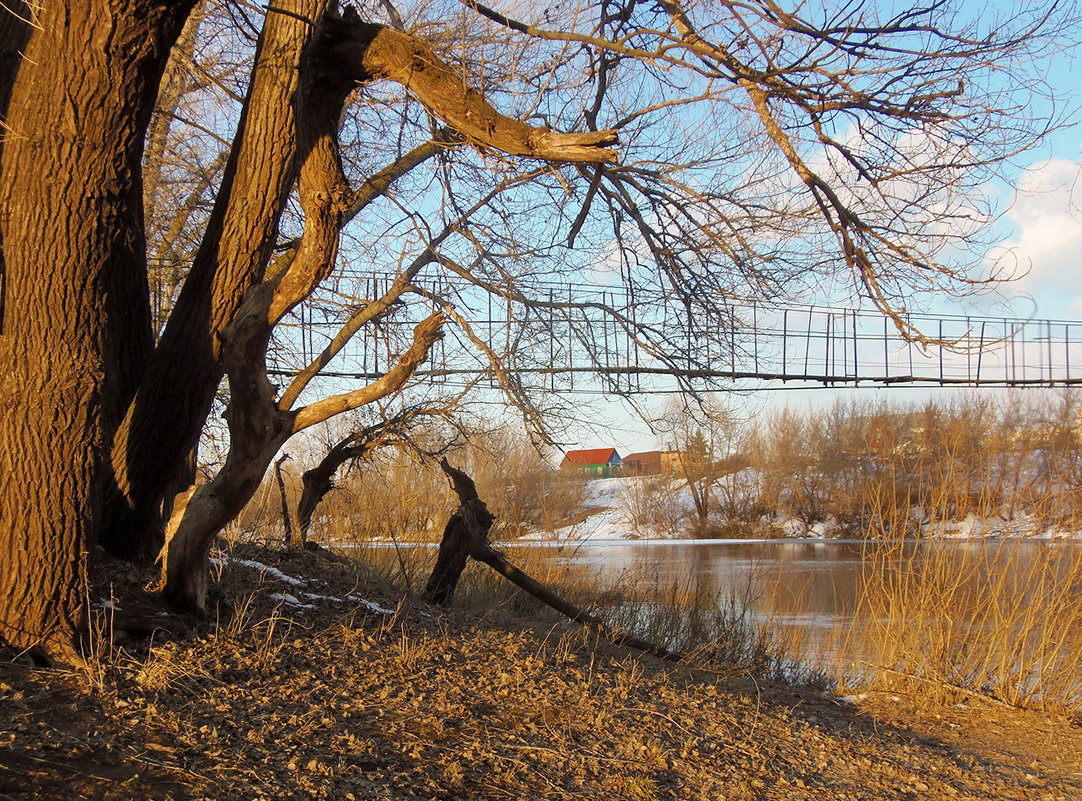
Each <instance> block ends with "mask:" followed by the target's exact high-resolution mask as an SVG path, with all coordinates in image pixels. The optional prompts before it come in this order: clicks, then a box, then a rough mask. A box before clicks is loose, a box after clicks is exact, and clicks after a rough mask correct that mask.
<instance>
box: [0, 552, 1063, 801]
mask: <svg viewBox="0 0 1082 801" xmlns="http://www.w3.org/2000/svg"><path fill="white" fill-rule="evenodd" d="M243 556H244V557H245V558H247V559H249V560H252V561H258V562H260V563H262V564H264V565H272V566H273V567H274V568H275V569H276V570H278V571H280V574H279V575H276V574H274V573H273V572H267V571H262V572H261V571H260V570H258V569H255V568H253V567H251V566H243V565H240V564H236V563H233V564H229V565H227V566H226V567H225V568H224V575H223V583H222V584H221V587H222V590H221V592H222V597H221V598H220V603H221V608H222V609H236V610H237V611H236V612H235V613H233V614H232V617H231V619H226V616H225V615H224V614H223V616H222V617H221V618H220V619H219V620H218V621H217V626H216V627H214V628H213V629H210V628H204V630H203V631H202V632H201V633H190V632H189V633H183V634H182V633H181V632H182V631H183V630H184V628H185V626H184V625H183V621H180V620H178V619H176V618H175V617H173V616H172V615H171V613H170V612H169V611H168V610H166V609H164V608H158V609H154V608H150V609H143V610H141V611H140V616H139V617H135V616H132V617H130V618H129V617H126V614H127V613H126V611H125V605H127V606H129V607H133V606H134V601H133V598H132V597H131V593H138V592H139V591H138V590H137V589H135V588H136V587H137V586H138V582H136V581H135V580H134V579H135V578H137V577H136V576H134V575H129V576H125V575H124V574H123V569H120V568H113V570H114V572H113V574H111V575H106V576H105V577H104V579H103V583H102V586H103V587H108V588H109V589H110V590H111V592H112V593H113V596H114V598H113V600H114V602H115V605H116V606H118V607H119V610H120V611H115V610H110V609H105V610H102V611H101V612H100V613H99V615H98V619H99V621H101V622H102V623H103V624H105V623H108V621H109V620H111V621H112V624H113V627H114V629H116V630H117V631H116V632H115V635H116V639H117V640H118V641H119V642H120V643H121V644H120V645H118V646H110V647H106V646H102V651H103V653H101V654H98V655H96V656H94V657H93V658H91V659H90V660H88V662H87V664H86V665H85V666H83V667H81V668H79V669H76V670H55V669H53V670H43V669H38V668H34V667H31V666H28V665H25V664H22V663H20V662H19V660H15V661H10V655H9V656H8V657H7V658H5V659H4V661H3V662H0V799H68V798H87V799H141V798H146V799H244V800H245V801H251V800H253V799H306V798H313V799H460V798H462V799H472V798H478V799H508V798H510V799H538V798H545V799H575V798H578V799H582V798H589V799H703V800H704V801H717V800H718V799H805V798H807V799H816V801H825V799H938V798H944V799H947V798H949V799H1049V800H1050V801H1051V800H1052V799H1056V800H1058V801H1077V799H1082V726H1080V723H1082V721H1079V720H1077V719H1072V718H1070V717H1068V716H1064V715H1051V714H1042V713H1036V712H1031V711H1030V712H1023V711H1019V710H1014V709H1009V708H1006V707H1002V706H999V705H991V704H988V705H986V704H985V703H984V702H981V701H978V700H975V699H970V700H969V701H967V702H966V703H965V704H959V705H946V706H944V705H931V704H929V703H926V702H924V701H923V700H922V699H921V698H919V697H907V696H900V695H885V694H880V695H870V696H868V697H867V698H864V699H862V700H860V701H858V702H856V703H848V702H845V701H842V700H840V699H837V698H835V697H833V696H832V695H831V694H829V693H823V692H822V691H821V690H817V689H801V688H793V687H789V686H784V685H775V684H769V683H762V682H755V681H752V680H751V679H749V678H748V677H746V676H741V675H739V674H734V673H733V672H732V671H708V670H703V669H693V668H690V667H686V666H681V665H675V666H674V665H672V664H667V663H662V662H659V661H657V660H655V659H653V658H651V657H647V656H637V655H633V654H630V653H628V652H626V651H623V650H621V649H617V648H614V647H612V646H610V645H608V644H605V643H597V642H595V641H593V640H592V639H591V638H590V636H589V635H587V634H585V633H583V632H582V631H581V630H576V629H574V628H571V627H567V626H564V625H562V624H552V623H546V624H543V625H539V624H537V623H536V622H530V621H529V620H528V619H526V618H522V617H516V616H514V615H513V614H511V613H509V612H507V611H506V610H504V611H500V612H498V613H494V614H488V615H479V614H473V613H451V614H442V613H438V612H436V611H434V610H432V609H430V608H428V607H425V606H424V605H422V604H420V603H413V602H411V601H410V600H409V599H404V598H401V597H396V596H395V594H394V593H393V591H392V590H391V588H389V587H387V586H385V585H382V584H380V583H379V582H376V581H374V580H373V579H372V578H371V577H368V576H366V575H365V574H364V572H363V571H362V570H360V569H359V568H357V567H356V566H355V565H354V564H352V563H348V562H346V561H344V560H341V559H339V558H337V557H332V556H330V555H328V554H326V553H312V552H300V553H286V554H276V553H273V552H271V551H267V550H256V549H250V550H249V551H247V552H245V553H244V554H243ZM106 572H108V571H106ZM281 575H284V576H286V577H287V578H293V579H295V580H297V581H301V582H302V583H289V582H287V581H285V580H283V579H282V578H281ZM118 587H119V588H124V587H127V588H128V589H118ZM284 593H289V594H291V595H293V596H294V597H295V598H296V599H297V600H298V601H300V602H304V603H306V604H307V605H308V606H310V607H312V608H300V607H298V606H293V605H290V604H288V603H285V602H283V601H282V600H281V597H282V594H284ZM305 593H307V595H305ZM312 596H323V597H321V598H316V597H312ZM349 596H352V597H349ZM361 598H363V599H365V600H367V601H370V602H375V604H376V605H378V606H381V607H384V608H385V609H387V610H390V609H393V610H395V613H394V614H386V613H385V612H384V611H380V610H379V609H376V608H375V607H373V606H371V605H367V604H364V603H362V602H361V601H360V599H361ZM159 626H160V627H162V628H161V629H160V630H158V631H156V632H155V633H154V635H153V638H152V640H151V641H150V645H149V646H148V645H147V644H146V642H145V641H144V640H142V639H140V638H141V637H142V636H144V635H145V634H146V633H147V632H149V631H151V630H154V629H155V628H157V627H159ZM125 631H127V632H128V633H125Z"/></svg>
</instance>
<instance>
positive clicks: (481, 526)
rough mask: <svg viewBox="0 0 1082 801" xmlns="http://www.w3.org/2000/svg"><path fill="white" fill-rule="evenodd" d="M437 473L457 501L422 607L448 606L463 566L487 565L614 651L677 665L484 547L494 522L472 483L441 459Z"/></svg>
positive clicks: (670, 654)
mask: <svg viewBox="0 0 1082 801" xmlns="http://www.w3.org/2000/svg"><path fill="white" fill-rule="evenodd" d="M440 468H441V469H442V470H443V472H444V473H446V474H447V476H448V477H449V478H450V480H451V486H452V487H453V488H454V491H455V494H456V495H458V499H459V507H458V509H457V510H456V511H455V513H454V514H453V515H451V518H450V520H448V521H447V526H446V527H445V528H444V530H443V539H442V540H441V541H440V549H439V555H438V556H437V557H436V566H435V567H434V568H433V570H432V576H431V577H430V578H429V580H428V584H427V585H426V586H425V593H424V598H425V600H426V601H428V602H429V603H432V604H435V605H436V606H442V607H447V606H450V604H451V599H452V597H453V596H454V592H455V587H457V586H458V580H459V578H460V577H461V576H462V571H463V570H464V569H465V568H466V562H467V560H468V559H471V558H472V559H474V560H475V561H478V562H482V563H483V564H486V565H488V566H489V567H491V568H492V569H493V570H495V571H496V572H497V573H499V574H500V575H501V576H503V577H504V578H506V579H507V580H508V581H510V582H511V583H512V584H514V585H515V586H517V587H519V588H520V589H522V590H524V591H525V592H527V593H529V594H530V595H532V596H533V597H534V598H536V599H537V600H539V601H541V603H543V604H545V605H547V606H549V607H551V608H552V609H555V610H556V611H557V612H560V613H561V614H564V615H566V616H567V617H568V618H570V619H571V620H573V621H575V622H576V623H581V624H583V625H584V626H587V627H589V628H592V629H594V630H596V631H598V632H599V633H601V634H602V635H603V636H604V637H606V638H607V639H608V640H609V641H610V642H612V643H614V644H616V645H623V646H627V647H629V648H635V649H637V650H640V651H645V652H646V653H649V654H653V655H654V656H656V657H659V658H661V659H665V660H668V661H672V662H676V661H679V660H680V659H682V656H681V655H680V654H678V653H676V652H674V651H670V650H669V649H667V648H663V647H662V646H660V645H657V644H656V643H652V642H648V641H646V640H642V639H639V638H638V637H633V636H631V635H628V634H624V633H623V632H620V631H614V630H612V629H610V628H609V627H608V626H607V625H605V623H604V621H602V620H601V618H599V617H597V616H596V615H592V614H590V613H589V612H587V611H586V610H585V609H582V608H581V607H579V606H576V605H575V604H573V603H571V602H570V601H568V600H567V599H566V598H563V597H562V596H560V595H558V594H557V593H555V592H553V591H552V590H551V589H549V588H548V587H546V586H545V585H544V584H542V583H541V582H539V581H538V580H537V579H535V578H533V576H531V575H529V574H528V573H526V572H525V571H523V570H520V569H519V568H518V567H516V566H515V565H514V564H512V563H511V561H510V560H509V559H508V558H507V557H506V556H504V554H502V553H500V552H499V551H497V550H496V549H495V548H493V547H492V545H491V544H490V543H489V541H488V532H489V530H490V529H491V528H492V524H493V523H494V522H495V520H496V518H495V517H494V516H493V514H492V513H491V512H489V510H488V506H486V505H485V502H484V501H482V500H481V499H480V497H478V495H477V486H476V485H475V484H474V482H473V479H472V478H470V477H469V476H468V475H467V474H466V473H465V472H463V471H462V470H459V469H457V468H455V467H452V466H451V465H450V464H449V463H448V461H447V459H446V458H444V459H441V460H440Z"/></svg>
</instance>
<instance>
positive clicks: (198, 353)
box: [104, 0, 617, 556]
mask: <svg viewBox="0 0 1082 801" xmlns="http://www.w3.org/2000/svg"><path fill="white" fill-rule="evenodd" d="M327 5H328V2H327V0H294V2H292V3H287V2H283V3H281V4H279V6H276V7H274V8H273V9H272V10H271V13H269V14H268V16H267V22H266V25H265V28H264V31H263V33H262V35H261V38H260V45H259V53H258V55H257V62H256V68H255V72H254V73H253V78H252V82H251V85H250V91H249V96H248V98H247V101H246V104H245V111H244V116H243V118H242V122H241V128H240V131H239V133H238V144H237V145H236V146H235V147H234V151H233V153H231V155H230V161H229V163H228V165H227V167H226V172H225V177H224V180H223V185H222V189H221V191H220V192H219V197H218V201H217V203H216V206H215V209H214V212H213V214H212V216H211V219H210V222H209V224H208V226H207V231H206V234H205V236H204V240H203V246H202V247H201V248H200V250H199V253H198V254H197V256H196V258H195V262H194V264H193V266H192V270H191V273H190V274H189V276H188V278H187V279H186V281H185V285H184V288H183V290H182V291H181V294H180V297H179V299H178V301H177V305H176V308H175V309H174V311H173V314H172V315H171V317H170V320H169V322H168V324H167V325H166V327H165V330H164V332H163V334H162V338H161V342H160V343H159V346H158V350H157V352H156V353H155V356H154V358H153V360H152V361H151V365H150V368H149V370H148V371H147V372H146V376H145V379H144V380H143V382H142V385H141V386H140V389H139V392H138V395H137V396H136V398H135V401H134V402H133V404H132V406H131V407H130V408H129V409H128V413H127V416H126V418H125V420H124V422H123V425H122V426H121V429H120V430H119V431H118V432H117V436H116V438H115V440H114V444H113V452H112V460H113V468H114V470H115V472H116V474H117V485H118V487H119V489H120V490H121V496H120V497H119V498H118V499H116V500H117V501H118V502H117V503H116V504H110V508H111V509H113V510H114V511H115V513H114V514H113V516H112V518H111V520H110V531H109V532H107V537H106V540H105V542H104V544H105V545H106V547H107V548H108V549H109V550H110V551H112V552H114V553H117V554H119V555H125V556H132V555H135V554H138V553H139V552H141V551H142V552H145V550H146V545H147V543H148V542H149V543H153V542H154V541H155V532H156V531H157V528H156V523H157V521H156V519H155V512H156V510H157V509H158V508H159V507H160V505H161V502H162V494H163V492H164V491H165V489H166V487H167V485H168V481H169V479H170V477H171V476H172V474H173V473H174V471H175V470H176V466H177V464H178V463H179V460H180V459H181V458H182V456H183V454H184V453H185V452H186V451H187V450H188V449H190V448H191V447H192V445H193V444H194V443H195V442H196V441H197V439H198V436H199V432H200V431H201V429H202V426H203V424H204V422H205V420H206V416H207V414H208V413H209V410H210V407H211V402H212V400H213V397H214V392H215V390H216V388H217V387H218V384H219V382H220V380H221V378H222V375H223V365H222V361H221V337H222V335H223V332H224V331H225V329H226V327H227V326H228V325H229V324H230V322H231V321H232V320H233V318H234V317H235V315H236V313H237V310H238V309H239V308H240V304H241V302H242V300H243V298H244V296H245V293H246V292H247V290H248V289H250V288H251V287H252V286H253V285H254V284H256V283H258V281H259V280H261V278H262V277H263V274H264V271H265V269H266V265H267V261H268V258H269V255H270V247H271V246H272V244H273V237H274V233H275V230H276V227H277V222H278V219H279V216H280V214H281V210H282V207H283V205H284V202H285V193H286V192H288V190H289V188H290V186H291V184H292V180H293V179H294V177H295V176H296V174H297V169H298V167H299V164H298V161H299V160H303V159H304V158H305V157H306V154H305V153H304V152H303V148H301V149H300V150H298V149H297V147H296V144H295V137H294V129H295V125H296V123H297V122H298V120H297V119H296V117H295V114H294V112H295V110H296V104H295V102H294V100H295V97H296V94H295V93H296V92H297V90H298V88H299V86H300V83H299V82H300V81H301V80H302V78H304V77H306V76H307V77H311V76H310V75H309V73H310V72H311V71H312V70H313V68H314V69H316V70H322V77H323V78H324V79H326V80H327V81H330V82H332V83H334V84H338V83H340V82H342V81H346V82H348V83H349V85H350V86H351V87H352V86H355V85H357V84H358V83H361V82H366V81H371V80H374V79H387V80H392V81H395V82H398V83H400V84H401V85H402V86H404V87H405V88H407V89H409V90H410V91H411V92H412V93H413V94H414V95H415V96H417V98H418V99H419V100H420V101H421V102H422V103H424V104H425V105H426V106H427V107H429V108H431V109H433V110H434V111H435V112H436V113H437V114H438V115H439V116H440V117H442V118H443V119H444V120H446V121H447V123H448V124H449V125H450V126H451V127H452V128H453V129H454V130H456V131H458V132H460V133H461V134H462V135H463V136H465V137H466V138H467V139H468V140H469V141H472V142H476V143H480V144H484V145H486V146H489V147H495V148H498V149H500V150H503V151H505V152H508V153H512V154H519V155H525V156H532V157H535V158H540V159H548V160H555V161H582V162H612V161H615V159H616V153H615V151H613V150H611V149H609V148H608V146H609V145H611V144H614V143H615V142H616V140H617V137H616V134H615V132H613V131H600V132H586V133H573V134H564V133H556V132H553V131H549V130H547V129H545V128H540V127H535V126H530V125H527V124H525V123H522V122H520V121H518V120H514V119H511V118H508V117H505V116H503V115H502V114H499V113H498V112H496V111H495V110H494V109H492V108H491V107H490V106H489V105H488V104H487V103H486V102H485V101H484V99H483V97H482V96H481V95H480V93H478V92H476V91H474V90H472V89H469V88H468V87H466V85H465V84H464V82H463V81H462V80H461V77H460V76H459V75H458V74H457V73H455V72H454V71H453V70H451V69H450V68H449V67H447V66H446V65H444V64H443V62H442V61H441V60H440V59H439V57H438V56H437V55H436V54H435V53H434V52H433V51H432V49H431V48H430V47H428V46H427V45H426V44H425V43H423V42H421V41H420V40H418V39H417V38H415V37H412V36H410V35H408V34H404V33H400V32H397V31H393V30H390V29H387V28H384V27H383V26H381V25H376V24H371V23H366V22H363V21H362V20H360V19H359V18H358V17H357V16H356V14H355V13H352V12H350V11H349V10H347V12H346V13H344V14H342V15H341V16H339V15H337V14H326V13H325V11H326V8H327ZM279 7H281V8H283V9H284V10H285V11H287V12H288V13H282V12H281V11H280V10H278V9H279ZM310 20H318V23H317V24H315V25H312V24H311V23H310V22H309V21H310ZM309 41H311V42H312V43H313V46H312V48H310V49H309V47H308V43H309ZM313 51H318V53H319V54H320V59H321V62H320V64H318V65H317V64H314V63H313V61H312V56H313ZM310 121H311V120H310ZM334 121H335V122H336V121H337V116H335V117H334ZM295 156H296V158H294V157H295ZM405 169H408V166H407V167H405ZM399 174H400V173H399ZM393 177H394V174H392V175H391V176H389V179H390V180H393ZM388 182H389V181H388ZM383 188H384V189H385V188H386V187H385V186H384V187H383ZM380 191H382V190H380ZM348 205H349V204H348V202H347V206H348ZM351 211H352V213H355V211H354V210H352V209H351ZM345 216H346V215H343V217H342V218H343V219H344V218H345ZM299 255H300V254H299V253H298V254H296V255H294V256H293V258H297V257H299Z"/></svg>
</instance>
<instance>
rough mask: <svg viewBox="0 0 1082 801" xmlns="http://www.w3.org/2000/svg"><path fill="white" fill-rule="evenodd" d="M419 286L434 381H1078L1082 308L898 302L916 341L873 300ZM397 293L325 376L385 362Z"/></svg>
mask: <svg viewBox="0 0 1082 801" xmlns="http://www.w3.org/2000/svg"><path fill="white" fill-rule="evenodd" d="M392 279H393V276H389V275H386V276H380V275H368V276H363V277H362V278H361V280H360V282H359V286H361V287H363V297H368V298H375V297H380V296H381V295H382V294H383V293H384V292H386V290H387V288H388V287H389V286H390V282H391V280H392ZM425 293H426V294H427V295H428V296H429V297H438V298H442V299H444V300H445V302H447V303H449V304H451V305H453V307H454V308H455V309H456V313H457V314H459V316H460V317H461V320H460V321H459V322H458V324H454V325H449V326H448V333H447V336H445V338H444V340H443V341H442V342H441V343H439V344H438V345H437V347H436V348H435V349H434V351H433V353H432V354H431V355H430V358H429V360H428V362H427V363H426V364H425V366H424V367H423V369H421V370H420V371H418V373H417V375H418V377H422V378H425V379H427V380H429V381H432V382H443V383H450V384H457V383H464V382H465V381H467V380H476V379H477V378H478V377H479V376H480V377H484V376H488V379H487V380H490V381H492V382H493V383H496V375H497V372H498V371H502V372H503V374H504V375H505V376H507V375H510V376H514V380H516V381H518V382H521V383H522V384H523V385H524V386H527V385H528V386H530V387H532V388H534V389H541V390H549V391H553V392H576V391H588V392H608V393H617V394H637V393H650V392H672V391H676V390H680V389H689V388H691V389H699V390H711V389H720V388H732V387H733V384H734V382H736V383H738V384H739V385H740V386H742V387H749V388H755V386H756V385H757V384H768V385H778V384H787V385H792V386H807V387H816V386H818V387H838V386H918V385H940V386H973V387H975V386H998V387H1056V386H1071V385H1075V384H1082V321H1069V320H1044V319H1026V318H1019V317H996V316H979V315H970V314H945V315H933V314H917V313H903V314H902V315H900V318H901V321H902V322H903V323H904V326H905V327H907V328H908V329H909V330H912V331H918V332H920V334H921V336H922V337H923V341H921V342H918V341H916V340H914V339H913V338H912V337H909V338H907V337H906V336H904V335H903V334H902V333H901V332H900V331H899V326H898V325H897V323H896V321H894V320H892V319H891V318H889V317H888V316H886V315H884V314H882V313H880V312H878V311H872V310H867V309H863V310H862V309H847V308H831V307H823V306H815V305H792V304H790V305H785V304H771V303H764V302H751V301H741V300H739V299H733V298H728V297H715V298H709V297H693V298H690V299H689V297H687V296H684V297H680V296H677V295H675V294H673V293H671V292H667V291H665V290H662V289H656V288H655V289H653V290H650V289H647V288H643V287H638V288H628V287H620V288H608V287H598V286H587V285H576V284H570V283H567V284H552V283H549V284H535V285H532V286H528V287H527V286H521V285H517V284H516V285H514V286H508V287H507V288H506V291H502V292H499V293H497V292H493V291H492V290H491V287H490V288H489V291H485V292H479V291H477V288H476V287H474V286H463V285H456V284H454V283H450V282H448V281H447V280H446V278H437V279H433V280H432V281H430V283H429V284H428V285H427V286H426V287H425ZM359 302H361V303H363V302H364V301H359ZM416 305H421V304H416ZM397 306H398V307H399V308H395V309H394V310H393V311H392V313H390V314H388V315H386V316H385V317H383V318H381V319H380V320H379V322H378V324H375V325H371V324H370V325H368V326H365V327H363V328H362V329H361V330H360V331H359V332H358V333H357V335H355V336H354V338H353V339H352V340H351V341H350V342H349V344H348V345H346V347H345V348H343V349H342V351H341V352H340V353H339V354H338V355H337V356H336V357H335V359H334V360H333V361H332V362H331V363H330V365H329V366H328V368H327V369H326V370H325V371H324V372H323V375H325V376H327V377H329V378H335V379H360V380H371V379H374V378H376V377H378V376H380V375H382V374H383V373H384V371H385V370H386V369H387V368H388V367H389V366H390V365H391V364H392V363H393V361H394V360H395V359H396V358H397V356H398V354H399V353H401V352H402V350H403V349H404V347H406V345H407V343H408V341H409V338H410V336H411V333H412V326H413V325H414V324H415V322H416V320H417V319H419V316H418V315H419V314H421V313H422V312H419V311H417V310H416V309H415V308H413V307H411V306H409V305H408V304H397ZM411 309H412V310H411ZM343 315H344V311H343V306H342V304H341V303H337V304H336V303H326V302H325V303H317V304H315V305H313V306H309V307H302V308H300V309H299V310H297V311H296V312H295V314H294V316H293V318H292V319H291V320H290V321H289V323H290V326H291V328H290V331H291V333H289V334H288V335H287V336H286V337H284V338H283V339H282V341H281V342H280V343H279V347H278V349H277V351H276V352H275V361H274V363H273V364H272V372H273V373H277V374H280V375H289V374H290V373H293V372H296V369H297V365H298V364H307V363H309V362H310V361H311V360H312V359H313V358H314V357H315V356H317V355H318V354H319V353H320V352H321V351H322V350H323V348H324V347H326V344H327V343H328V342H330V340H331V338H332V337H333V336H334V335H335V333H336V332H337V330H338V328H339V326H340V321H341V319H342V317H343ZM479 342H481V343H484V348H480V347H478V343H479Z"/></svg>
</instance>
